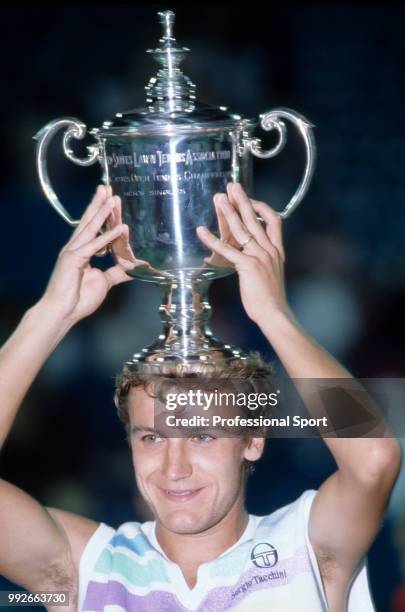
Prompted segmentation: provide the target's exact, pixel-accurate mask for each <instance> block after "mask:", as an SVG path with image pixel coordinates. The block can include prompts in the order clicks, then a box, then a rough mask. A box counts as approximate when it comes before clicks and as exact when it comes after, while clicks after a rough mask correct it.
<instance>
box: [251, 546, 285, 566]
mask: <svg viewBox="0 0 405 612" xmlns="http://www.w3.org/2000/svg"><path fill="white" fill-rule="evenodd" d="M250 558H251V560H252V562H253V563H254V564H255V566H256V567H263V568H268V567H274V566H275V565H276V563H277V561H278V554H277V550H276V549H275V548H274V546H272V545H271V544H269V543H268V542H260V544H256V546H254V547H253V548H252V552H251V553H250Z"/></svg>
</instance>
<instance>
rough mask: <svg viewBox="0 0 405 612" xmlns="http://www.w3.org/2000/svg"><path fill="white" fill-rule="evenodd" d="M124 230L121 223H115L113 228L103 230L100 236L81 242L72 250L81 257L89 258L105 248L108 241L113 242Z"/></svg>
mask: <svg viewBox="0 0 405 612" xmlns="http://www.w3.org/2000/svg"><path fill="white" fill-rule="evenodd" d="M123 230H124V226H123V225H116V226H115V227H114V228H113V229H111V230H108V231H107V232H103V233H102V234H101V235H100V236H97V237H96V238H93V239H92V240H90V241H89V242H87V243H86V244H83V245H82V246H80V247H79V248H77V249H74V251H75V252H76V253H77V254H78V255H79V256H80V257H81V258H82V259H86V260H88V259H90V258H91V257H93V255H95V254H96V253H98V252H99V251H102V250H103V249H105V248H106V246H107V245H108V244H110V242H113V241H114V240H116V239H117V238H118V236H120V235H121V233H122V232H123Z"/></svg>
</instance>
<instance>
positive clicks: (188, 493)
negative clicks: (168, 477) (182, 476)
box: [160, 488, 202, 502]
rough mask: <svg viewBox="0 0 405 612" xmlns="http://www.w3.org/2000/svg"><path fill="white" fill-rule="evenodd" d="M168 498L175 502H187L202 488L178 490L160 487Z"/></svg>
mask: <svg viewBox="0 0 405 612" xmlns="http://www.w3.org/2000/svg"><path fill="white" fill-rule="evenodd" d="M160 490H161V492H162V493H163V495H164V496H165V498H166V499H168V500H169V501H174V502H187V501H190V500H191V499H194V497H196V496H197V495H198V494H199V492H200V491H202V488H200V489H182V490H181V491H176V490H173V489H160Z"/></svg>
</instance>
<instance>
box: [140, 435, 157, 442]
mask: <svg viewBox="0 0 405 612" xmlns="http://www.w3.org/2000/svg"><path fill="white" fill-rule="evenodd" d="M161 439H162V438H161V436H159V434H147V435H146V436H142V442H159V441H160V440H161Z"/></svg>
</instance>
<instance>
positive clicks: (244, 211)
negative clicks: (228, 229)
mask: <svg viewBox="0 0 405 612" xmlns="http://www.w3.org/2000/svg"><path fill="white" fill-rule="evenodd" d="M227 191H228V197H229V199H230V200H231V201H233V203H234V204H235V205H236V208H237V210H238V211H239V213H240V216H241V217H242V221H243V223H244V225H245V226H246V229H247V230H248V232H249V233H250V234H252V235H253V236H254V237H255V239H256V241H257V242H258V244H260V246H261V247H262V248H263V249H265V250H266V251H268V252H271V250H272V245H271V243H270V241H269V238H268V236H267V234H266V232H265V231H264V229H263V226H262V225H261V224H260V222H259V221H258V219H257V216H256V213H255V211H254V210H253V208H252V202H251V200H250V198H249V197H248V196H247V194H246V192H245V191H244V189H243V188H242V186H241V185H240V183H228V185H227Z"/></svg>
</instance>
